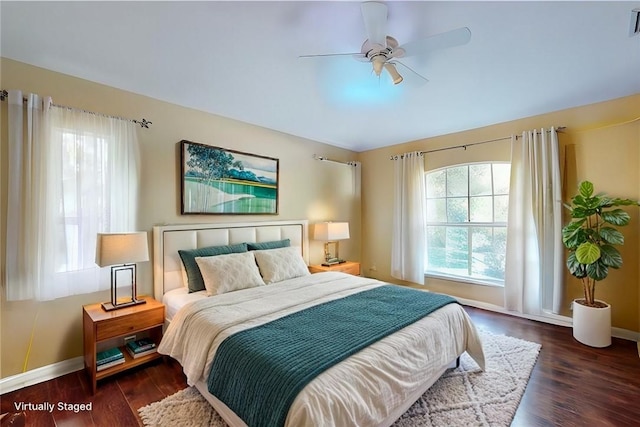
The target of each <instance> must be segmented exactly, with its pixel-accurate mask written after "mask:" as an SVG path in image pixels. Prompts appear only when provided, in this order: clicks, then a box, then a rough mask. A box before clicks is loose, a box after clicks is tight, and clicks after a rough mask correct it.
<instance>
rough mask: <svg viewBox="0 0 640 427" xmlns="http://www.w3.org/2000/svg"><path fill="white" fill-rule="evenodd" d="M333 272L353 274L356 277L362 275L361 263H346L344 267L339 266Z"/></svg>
mask: <svg viewBox="0 0 640 427" xmlns="http://www.w3.org/2000/svg"><path fill="white" fill-rule="evenodd" d="M331 270H332V271H341V272H343V273H347V274H353V275H354V276H359V275H360V263H355V262H349V263H345V264H344V266H341V265H338V266H337V267H333V268H332V269H331Z"/></svg>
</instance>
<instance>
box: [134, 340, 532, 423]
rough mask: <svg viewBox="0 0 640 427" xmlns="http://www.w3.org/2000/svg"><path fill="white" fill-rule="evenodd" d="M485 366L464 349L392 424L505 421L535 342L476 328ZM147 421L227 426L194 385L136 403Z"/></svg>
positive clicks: (517, 396)
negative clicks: (143, 403) (144, 403)
mask: <svg viewBox="0 0 640 427" xmlns="http://www.w3.org/2000/svg"><path fill="white" fill-rule="evenodd" d="M480 335H481V337H482V345H483V348H484V352H485V358H486V365H487V366H486V371H484V372H482V371H481V370H480V368H478V365H476V363H475V362H474V361H473V360H472V359H471V358H470V357H469V356H468V355H467V354H466V353H465V354H463V355H462V356H461V358H460V366H459V367H458V368H456V369H450V370H448V371H447V372H445V373H444V375H442V377H440V379H439V380H438V381H437V382H436V383H435V384H434V385H433V386H431V388H430V389H429V390H427V392H426V393H425V394H423V395H422V396H421V397H420V399H418V401H417V402H415V403H414V404H413V405H412V406H411V407H410V408H409V410H407V412H405V413H404V415H403V416H402V417H401V418H400V419H398V420H397V421H396V422H395V424H394V425H393V426H394V427H436V426H447V427H449V426H492V427H493V426H505V427H507V426H509V425H510V424H511V421H512V420H513V417H514V415H515V413H516V409H517V408H518V405H519V404H520V399H521V398H522V395H523V393H524V389H525V387H526V386H527V382H528V381H529V376H530V375H531V371H532V370H533V366H534V365H535V363H536V359H537V357H538V352H539V351H540V344H536V343H532V342H529V341H524V340H521V339H518V338H513V337H508V336H504V335H494V334H492V333H489V332H486V331H480ZM139 413H140V418H141V419H142V422H143V423H144V425H145V426H148V427H165V426H166V427H174V426H180V427H205V426H211V427H226V425H227V424H226V423H225V422H224V421H223V420H222V418H221V417H220V416H219V415H218V414H217V413H216V412H215V411H214V410H213V408H212V407H211V405H209V403H208V402H207V401H206V400H205V399H204V397H202V395H201V394H200V393H199V392H198V390H197V389H196V388H195V387H189V388H186V389H184V390H181V391H179V392H177V393H175V394H173V395H171V396H168V397H166V398H165V399H163V400H161V401H159V402H155V403H152V404H150V405H147V406H145V407H143V408H140V409H139Z"/></svg>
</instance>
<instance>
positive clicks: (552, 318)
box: [455, 297, 640, 355]
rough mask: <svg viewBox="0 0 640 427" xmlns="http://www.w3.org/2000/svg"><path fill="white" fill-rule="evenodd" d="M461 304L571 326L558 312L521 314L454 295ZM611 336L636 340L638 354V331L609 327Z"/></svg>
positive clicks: (639, 335)
mask: <svg viewBox="0 0 640 427" xmlns="http://www.w3.org/2000/svg"><path fill="white" fill-rule="evenodd" d="M455 298H456V299H457V300H458V302H460V304H462V305H468V306H470V307H476V308H481V309H483V310H487V311H493V312H496V313H502V314H508V315H509V316H516V317H522V318H524V319H529V320H536V321H538V322H544V323H550V324H552V325H558V326H565V327H568V328H570V327H571V326H572V319H571V317H567V316H561V315H559V314H549V315H545V316H539V315H533V314H523V313H518V312H515V311H509V310H507V309H506V308H504V307H501V306H499V305H495V304H490V303H486V302H483V301H475V300H470V299H466V298H459V297H455ZM611 336H612V337H616V338H622V339H625V340H629V341H636V342H638V352H639V355H640V332H634V331H630V330H628V329H622V328H611Z"/></svg>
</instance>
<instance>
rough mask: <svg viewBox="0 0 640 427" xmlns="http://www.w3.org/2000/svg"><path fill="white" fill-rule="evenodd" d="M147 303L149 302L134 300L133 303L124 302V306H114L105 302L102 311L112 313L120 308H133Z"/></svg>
mask: <svg viewBox="0 0 640 427" xmlns="http://www.w3.org/2000/svg"><path fill="white" fill-rule="evenodd" d="M146 302H147V301H146V300H143V299H134V300H131V301H127V302H123V303H122V304H113V303H111V302H103V303H102V309H103V310H104V311H112V310H117V309H119V308H125V307H131V306H134V305H139V304H146Z"/></svg>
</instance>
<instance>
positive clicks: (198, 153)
mask: <svg viewBox="0 0 640 427" xmlns="http://www.w3.org/2000/svg"><path fill="white" fill-rule="evenodd" d="M180 144H181V147H180V164H181V171H180V172H181V175H182V203H181V205H182V206H181V213H182V214H183V215H189V214H207V215H211V214H222V215H261V214H265V215H275V214H277V213H278V173H279V170H278V168H279V161H278V159H274V158H272V157H265V156H259V155H256V154H249V153H242V152H240V151H234V150H228V149H226V148H220V147H212V146H210V145H204V144H199V143H197V142H191V141H185V140H183V141H181V142H180Z"/></svg>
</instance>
